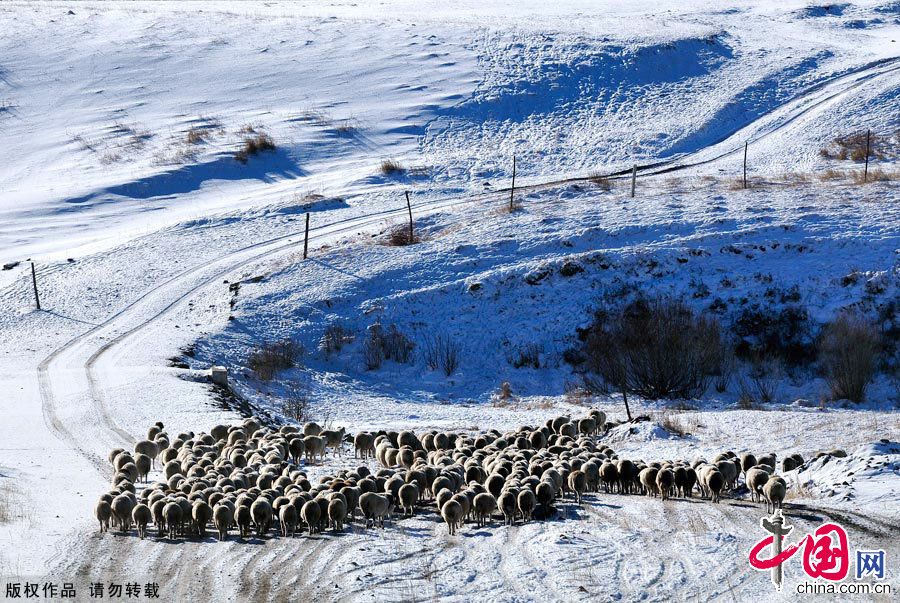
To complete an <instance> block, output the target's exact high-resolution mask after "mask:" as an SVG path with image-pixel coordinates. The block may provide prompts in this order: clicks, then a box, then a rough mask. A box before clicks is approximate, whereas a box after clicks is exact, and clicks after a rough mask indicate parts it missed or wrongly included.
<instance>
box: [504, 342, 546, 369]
mask: <svg viewBox="0 0 900 603" xmlns="http://www.w3.org/2000/svg"><path fill="white" fill-rule="evenodd" d="M543 351H544V350H543V348H542V347H541V346H540V345H538V344H536V343H526V344H525V345H523V346H519V347H518V348H517V349H516V355H515V356H514V357H512V358H510V359H509V363H510V364H511V365H513V366H514V367H516V368H523V367H529V368H535V369H539V368H541V352H543Z"/></svg>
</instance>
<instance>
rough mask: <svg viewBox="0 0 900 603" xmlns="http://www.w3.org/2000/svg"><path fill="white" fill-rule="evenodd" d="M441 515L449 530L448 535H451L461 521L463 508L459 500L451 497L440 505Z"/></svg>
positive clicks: (454, 532)
mask: <svg viewBox="0 0 900 603" xmlns="http://www.w3.org/2000/svg"><path fill="white" fill-rule="evenodd" d="M441 517H443V518H444V522H446V524H447V528H448V529H449V530H450V535H451V536H453V535H455V534H456V530H457V529H458V527H459V524H460V523H461V522H462V518H463V508H462V506H461V505H460V504H459V502H457V501H455V500H452V499H451V500H448V501H447V502H445V503H444V506H442V507H441Z"/></svg>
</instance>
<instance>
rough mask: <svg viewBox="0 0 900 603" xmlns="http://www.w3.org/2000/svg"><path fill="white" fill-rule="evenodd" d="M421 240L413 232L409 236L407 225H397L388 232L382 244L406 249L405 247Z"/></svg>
mask: <svg viewBox="0 0 900 603" xmlns="http://www.w3.org/2000/svg"><path fill="white" fill-rule="evenodd" d="M421 240H422V239H420V238H419V235H417V234H416V233H415V231H413V232H412V235H411V236H410V232H409V224H397V225H396V226H392V227H391V228H390V230H389V231H388V235H387V238H386V239H385V240H384V244H385V245H387V246H388V247H406V246H407V245H414V244H416V243H419V242H420V241H421Z"/></svg>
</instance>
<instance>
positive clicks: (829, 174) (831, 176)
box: [819, 168, 847, 182]
mask: <svg viewBox="0 0 900 603" xmlns="http://www.w3.org/2000/svg"><path fill="white" fill-rule="evenodd" d="M845 178H847V172H842V171H841V170H835V169H832V168H828V169H827V170H825V171H824V172H822V173H820V174H819V180H821V181H822V182H830V181H834V180H844V179H845Z"/></svg>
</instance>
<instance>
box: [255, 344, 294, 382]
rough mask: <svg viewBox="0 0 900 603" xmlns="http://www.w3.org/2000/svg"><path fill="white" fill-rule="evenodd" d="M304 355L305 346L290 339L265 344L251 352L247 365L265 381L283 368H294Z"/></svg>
mask: <svg viewBox="0 0 900 603" xmlns="http://www.w3.org/2000/svg"><path fill="white" fill-rule="evenodd" d="M302 355H303V346H301V345H300V344H298V343H296V342H294V341H292V340H290V339H285V340H283V341H276V342H274V343H267V344H264V345H263V346H262V347H260V348H258V349H256V350H253V351H252V352H250V355H249V356H248V357H247V366H248V367H250V369H251V370H252V371H253V372H254V373H256V376H257V377H259V378H260V379H262V380H263V381H269V380H270V379H272V378H273V377H274V376H275V373H276V372H277V371H279V370H282V369H289V368H293V367H295V366H296V365H297V360H298V359H299V358H300V356H302Z"/></svg>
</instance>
